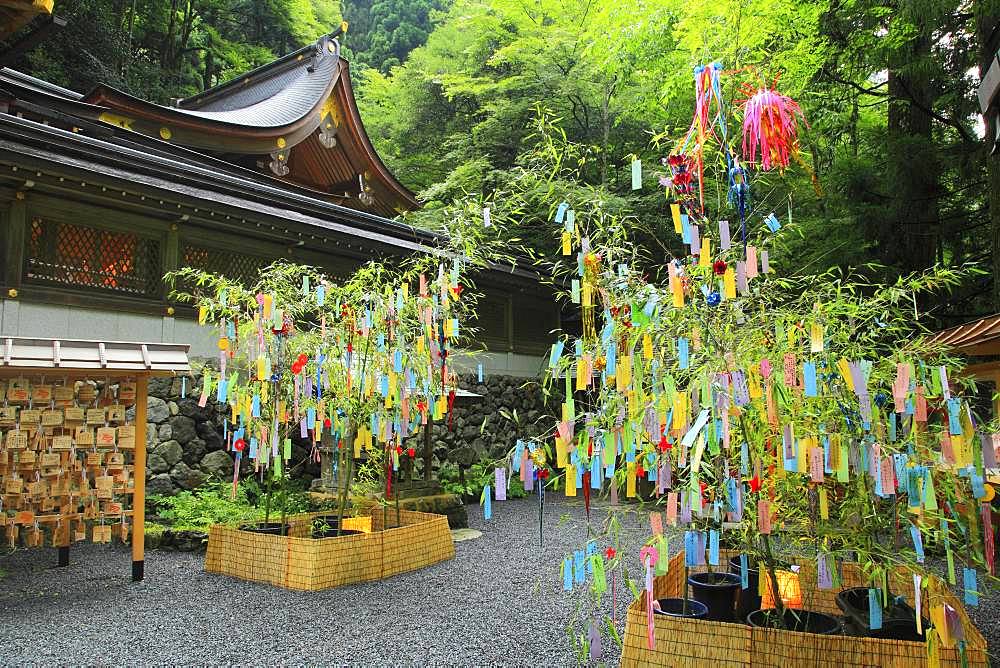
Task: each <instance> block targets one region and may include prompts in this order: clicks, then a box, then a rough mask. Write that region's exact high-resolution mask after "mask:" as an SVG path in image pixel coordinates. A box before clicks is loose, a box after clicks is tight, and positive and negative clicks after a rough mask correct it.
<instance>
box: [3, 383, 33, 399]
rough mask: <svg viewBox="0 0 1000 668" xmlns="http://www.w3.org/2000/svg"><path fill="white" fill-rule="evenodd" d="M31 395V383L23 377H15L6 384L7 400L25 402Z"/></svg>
mask: <svg viewBox="0 0 1000 668" xmlns="http://www.w3.org/2000/svg"><path fill="white" fill-rule="evenodd" d="M30 397H31V384H30V383H28V381H27V379H25V378H16V379H14V380H12V381H10V384H9V385H8V386H7V401H9V402H11V403H14V404H26V403H28V399H29V398H30Z"/></svg>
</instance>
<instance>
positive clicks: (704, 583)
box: [688, 571, 740, 622]
mask: <svg viewBox="0 0 1000 668" xmlns="http://www.w3.org/2000/svg"><path fill="white" fill-rule="evenodd" d="M688 584H689V585H691V590H692V595H693V596H694V599H695V600H696V601H698V602H700V603H704V604H705V607H707V608H708V614H707V615H706V617H705V619H711V620H713V621H716V622H731V621H733V620H734V619H735V613H736V593H737V592H738V591H739V590H740V576H739V575H734V574H732V573H723V572H720V571H716V572H714V573H694V574H693V575H691V576H689V577H688Z"/></svg>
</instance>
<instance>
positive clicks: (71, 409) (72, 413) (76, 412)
mask: <svg viewBox="0 0 1000 668" xmlns="http://www.w3.org/2000/svg"><path fill="white" fill-rule="evenodd" d="M63 419H64V420H65V421H66V422H83V421H84V420H86V419H87V412H86V411H85V410H84V409H83V408H80V407H79V406H67V407H66V410H65V411H63Z"/></svg>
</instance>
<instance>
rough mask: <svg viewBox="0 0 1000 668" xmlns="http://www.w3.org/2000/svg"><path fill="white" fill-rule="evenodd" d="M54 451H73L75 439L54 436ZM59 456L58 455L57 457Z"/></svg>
mask: <svg viewBox="0 0 1000 668" xmlns="http://www.w3.org/2000/svg"><path fill="white" fill-rule="evenodd" d="M52 449H53V450H58V451H60V452H64V451H66V450H72V449H73V437H72V436H66V435H65V434H64V435H61V436H53V437H52ZM57 456H58V455H57Z"/></svg>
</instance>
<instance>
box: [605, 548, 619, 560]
mask: <svg viewBox="0 0 1000 668" xmlns="http://www.w3.org/2000/svg"><path fill="white" fill-rule="evenodd" d="M616 554H618V553H617V552H615V548H613V547H609V548H608V549H606V550H604V556H605V557H607V558H608V561H611V560H612V559H614V558H615V555H616Z"/></svg>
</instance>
